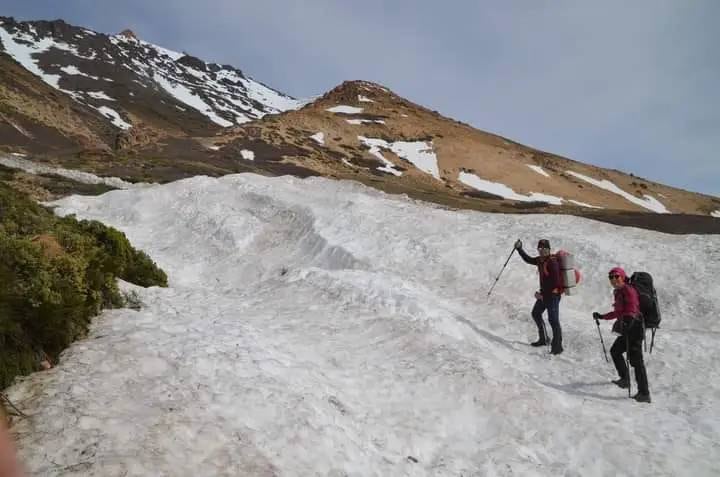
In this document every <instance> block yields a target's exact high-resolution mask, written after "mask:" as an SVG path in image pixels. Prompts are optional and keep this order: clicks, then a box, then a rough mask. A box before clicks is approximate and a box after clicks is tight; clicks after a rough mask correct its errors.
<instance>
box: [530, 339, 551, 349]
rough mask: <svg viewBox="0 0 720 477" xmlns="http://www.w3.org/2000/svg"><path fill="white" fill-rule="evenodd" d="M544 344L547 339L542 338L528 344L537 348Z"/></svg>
mask: <svg viewBox="0 0 720 477" xmlns="http://www.w3.org/2000/svg"><path fill="white" fill-rule="evenodd" d="M546 344H548V342H547V341H545V340H544V339H539V340H537V341H533V342H532V343H530V346H535V347H536V348H537V347H538V346H545V345H546Z"/></svg>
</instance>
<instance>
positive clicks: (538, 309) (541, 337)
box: [530, 300, 547, 346]
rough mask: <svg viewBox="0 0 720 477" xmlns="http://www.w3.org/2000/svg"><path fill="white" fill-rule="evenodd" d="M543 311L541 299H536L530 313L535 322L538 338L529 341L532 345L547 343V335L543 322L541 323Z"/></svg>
mask: <svg viewBox="0 0 720 477" xmlns="http://www.w3.org/2000/svg"><path fill="white" fill-rule="evenodd" d="M544 311H545V303H544V302H543V301H542V300H536V301H535V306H533V309H532V312H531V313H530V314H531V315H532V317H533V320H535V324H536V325H537V329H538V340H537V341H535V342H534V343H530V344H531V345H533V346H543V345H545V344H546V343H547V336H545V324H544V323H543V317H542V314H543V312H544Z"/></svg>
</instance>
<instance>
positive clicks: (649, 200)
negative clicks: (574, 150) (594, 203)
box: [566, 171, 670, 214]
mask: <svg viewBox="0 0 720 477" xmlns="http://www.w3.org/2000/svg"><path fill="white" fill-rule="evenodd" d="M566 172H567V173H568V174H570V175H573V176H575V177H577V178H578V179H582V180H584V181H585V182H588V183H590V184H592V185H594V186H595V187H599V188H601V189H605V190H607V191H610V192H613V193H615V194H618V195H620V196H622V197H624V198H625V199H627V200H629V201H630V202H632V203H633V204H637V205H639V206H640V207H644V208H646V209H649V210H652V211H653V212H657V213H660V214H668V213H670V211H669V210H667V208H665V206H664V205H663V204H661V203H660V202H659V201H658V200H657V199H656V198H654V197H652V196H649V195H647V194H645V198H644V199H641V198H639V197H635V196H634V195H632V194H629V193H627V192H625V191H624V190H622V189H621V188H619V187H618V186H616V185H615V184H613V183H612V182H610V181H609V180H607V179H603V180H601V181H599V180H597V179H593V178H592V177H588V176H586V175H583V174H580V173H578V172H573V171H566Z"/></svg>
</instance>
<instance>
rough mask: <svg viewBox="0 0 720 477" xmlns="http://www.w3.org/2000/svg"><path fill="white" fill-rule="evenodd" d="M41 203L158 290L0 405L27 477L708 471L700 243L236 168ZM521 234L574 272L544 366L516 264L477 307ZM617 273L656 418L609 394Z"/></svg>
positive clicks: (708, 370)
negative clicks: (651, 310) (645, 314)
mask: <svg viewBox="0 0 720 477" xmlns="http://www.w3.org/2000/svg"><path fill="white" fill-rule="evenodd" d="M57 205H58V206H59V209H58V212H60V213H62V214H66V213H76V214H77V216H78V217H79V218H83V219H98V220H102V221H103V222H105V223H108V224H110V225H112V226H115V227H118V228H119V229H120V230H122V231H123V232H124V233H126V234H127V236H128V237H129V239H130V240H131V241H132V242H133V244H134V245H136V246H138V247H140V248H141V249H143V250H145V251H146V252H147V253H149V254H150V256H151V257H152V258H153V259H154V260H156V261H157V262H158V263H159V265H160V266H162V267H163V268H164V269H165V270H166V271H167V272H168V274H169V278H170V287H169V288H167V289H160V288H151V289H141V288H138V289H135V288H134V287H131V286H129V285H123V288H124V289H126V290H128V289H130V290H134V291H136V292H137V294H138V297H139V299H140V301H141V302H142V303H143V307H142V309H141V310H140V311H133V310H127V309H120V310H110V311H106V312H104V313H103V315H102V316H101V317H100V318H99V319H97V320H95V322H94V324H93V326H92V329H91V331H90V333H89V335H88V337H87V338H86V339H83V340H81V341H79V342H77V343H76V344H74V345H72V346H71V348H70V349H69V350H68V351H66V352H65V353H64V354H63V356H62V359H61V361H60V365H59V366H57V367H55V368H54V369H52V370H50V371H47V372H41V373H35V374H33V375H31V376H30V377H28V378H26V379H23V380H20V381H19V382H18V383H16V384H15V385H14V386H12V387H11V388H9V389H8V393H9V397H10V399H11V400H12V401H13V402H14V403H15V404H16V405H18V406H19V407H20V408H21V409H23V411H24V412H25V413H27V414H28V415H29V416H30V418H28V419H18V420H16V425H15V426H14V428H13V432H14V433H15V436H16V438H17V440H18V445H19V448H20V455H21V458H22V459H23V461H24V462H25V464H26V465H27V467H28V470H29V474H30V475H98V476H100V475H102V476H122V475H134V476H138V475H144V476H156V475H173V476H175V475H177V476H199V475H213V476H238V475H248V476H249V475H293V476H294V475H297V476H305V475H334V476H340V475H348V476H351V475H352V476H361V475H362V476H364V475H381V476H401V475H413V476H414V475H422V476H425V475H427V476H431V475H432V476H460V475H466V476H470V475H518V476H521V475H522V476H525V475H539V476H545V475H547V476H557V475H582V476H607V475H628V476H630V475H632V476H661V475H662V476H665V475H668V476H669V475H688V476H701V475H702V476H705V475H708V476H709V475H718V474H719V473H720V459H718V451H719V449H718V444H717V443H718V442H719V441H720V412H719V411H720V409H718V396H719V395H720V369H719V368H718V366H717V363H718V361H719V360H720V324H719V323H720V322H718V320H717V317H718V316H720V305H719V304H718V303H720V300H718V299H717V298H718V297H720V281H718V280H715V279H713V278H712V277H715V276H717V275H718V274H720V237H719V236H717V235H703V236H697V235H688V236H676V235H668V234H662V233H655V232H651V231H646V230H641V229H637V228H627V229H625V228H622V227H617V226H613V225H609V224H604V223H600V222H594V221H590V220H586V219H582V218H577V217H571V216H556V215H502V214H485V213H479V212H472V211H449V210H445V209H443V208H441V207H434V206H428V205H423V204H421V203H418V202H415V201H411V200H407V199H402V198H400V197H394V196H390V195H386V194H384V193H382V192H379V191H375V190H372V189H369V188H366V187H363V186H361V185H358V184H355V183H351V182H340V181H331V180H327V179H322V178H311V179H305V180H300V179H296V178H292V177H287V176H286V177H275V178H268V177H261V176H257V175H253V174H241V175H233V176H225V177H222V178H219V179H216V178H209V177H195V178H191V179H186V180H182V181H177V182H173V183H169V184H165V185H159V186H152V187H147V188H144V189H138V190H131V191H114V192H110V193H107V194H104V195H102V196H99V197H79V196H74V197H70V198H67V199H63V200H61V201H59V202H58V203H57ZM538 237H543V238H547V239H549V240H550V242H551V243H552V244H553V245H554V246H555V247H558V248H563V249H566V250H570V251H572V252H573V253H574V254H575V256H576V258H577V261H578V263H580V264H581V267H582V269H583V276H584V280H583V282H582V284H581V286H580V287H579V289H578V294H577V295H575V296H572V297H564V298H563V300H562V303H561V315H560V316H561V321H562V324H563V328H564V329H563V332H564V333H563V334H564V338H565V352H564V354H562V355H560V356H550V355H548V352H547V349H544V348H533V347H530V346H528V345H527V343H528V342H529V341H532V340H534V339H535V338H536V331H535V326H534V324H533V323H532V320H531V318H530V316H529V312H530V308H531V306H532V303H533V300H534V299H533V296H532V295H533V292H534V290H535V289H536V287H537V273H536V271H535V269H534V268H533V267H529V266H527V265H526V264H524V263H523V262H522V261H521V260H519V259H518V258H517V257H512V259H511V261H510V262H509V263H508V266H507V268H506V269H505V271H504V273H503V275H502V276H501V279H500V280H499V282H498V283H497V285H496V287H495V290H494V292H493V295H492V297H490V298H489V299H488V298H487V296H486V291H487V290H488V289H489V288H490V286H491V284H492V283H493V282H494V280H495V277H496V276H497V274H498V272H499V271H500V269H501V267H502V265H503V263H504V262H505V259H506V258H507V256H508V254H509V252H510V250H511V249H512V243H513V241H514V240H515V239H516V238H522V239H525V240H526V241H528V242H531V241H533V240H535V239H536V238H538ZM678 251H682V253H678ZM670 256H671V257H672V261H671V262H668V257H670ZM616 265H622V266H624V267H625V269H626V270H628V271H633V270H640V269H641V270H647V271H650V272H651V273H653V276H654V278H655V284H656V287H657V288H658V291H659V298H660V305H661V307H662V309H663V312H664V313H663V316H664V319H663V326H662V328H661V329H660V331H659V332H658V336H657V338H656V343H655V350H654V351H653V354H652V355H648V354H646V360H647V363H648V373H649V378H650V390H651V393H652V397H653V403H652V404H650V405H645V404H638V403H636V402H634V401H632V400H630V399H628V398H627V393H626V391H625V390H622V389H619V388H617V387H616V386H614V385H613V384H611V383H610V379H613V378H615V372H614V370H613V368H612V365H611V364H608V363H606V362H605V360H604V358H603V357H602V356H603V355H602V351H601V346H600V342H599V339H598V329H597V327H596V326H595V323H594V322H593V320H592V318H591V313H592V312H593V311H608V310H609V308H610V302H611V299H612V298H611V297H612V292H611V289H610V286H609V284H608V281H607V271H608V270H609V268H610V267H612V266H616ZM698 283H702V284H703V287H702V293H698V288H697V284H698ZM609 328H610V323H602V324H601V329H602V333H603V335H604V337H605V343H606V346H608V347H609V346H610V344H611V343H612V341H613V339H614V337H613V335H612V334H611V333H610V329H609ZM633 385H634V383H633Z"/></svg>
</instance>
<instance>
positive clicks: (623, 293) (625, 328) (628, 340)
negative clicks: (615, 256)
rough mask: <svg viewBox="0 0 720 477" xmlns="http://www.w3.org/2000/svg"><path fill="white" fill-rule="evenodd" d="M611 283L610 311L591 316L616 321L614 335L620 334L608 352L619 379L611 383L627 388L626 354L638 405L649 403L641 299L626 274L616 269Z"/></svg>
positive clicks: (628, 382)
mask: <svg viewBox="0 0 720 477" xmlns="http://www.w3.org/2000/svg"><path fill="white" fill-rule="evenodd" d="M608 278H609V279H610V283H611V284H612V286H613V288H614V290H613V295H614V297H615V303H614V304H613V311H611V312H610V313H605V314H604V315H601V314H600V313H597V312H595V313H593V318H595V319H596V320H617V321H616V322H615V324H614V325H613V331H614V332H616V333H620V336H618V337H617V339H616V340H615V343H613V345H612V347H611V348H610V355H612V359H613V363H615V369H617V372H618V376H619V377H620V378H619V379H616V380H614V381H613V383H615V384H617V385H618V386H620V387H621V388H623V389H627V388H628V387H629V386H630V373H629V370H628V367H627V364H625V360H624V359H623V353H625V352H626V351H627V353H628V356H627V357H628V361H630V364H631V365H632V367H633V368H635V380H636V381H637V387H638V392H637V394H635V396H634V398H635V400H636V401H638V402H647V403H649V402H650V390H649V389H648V379H647V371H646V370H645V362H644V361H643V353H642V342H643V338H644V334H643V326H642V315H641V314H640V299H639V297H638V293H637V290H635V287H633V286H631V285H628V284H627V283H626V282H627V275H625V270H623V269H622V268H620V267H615V268H613V269H612V270H610V273H609V274H608Z"/></svg>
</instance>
